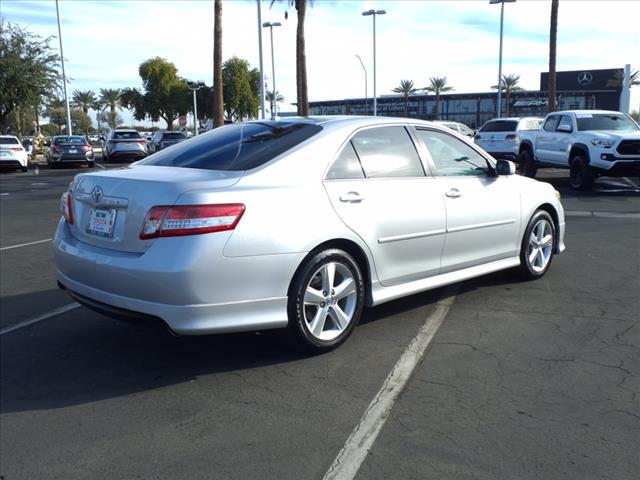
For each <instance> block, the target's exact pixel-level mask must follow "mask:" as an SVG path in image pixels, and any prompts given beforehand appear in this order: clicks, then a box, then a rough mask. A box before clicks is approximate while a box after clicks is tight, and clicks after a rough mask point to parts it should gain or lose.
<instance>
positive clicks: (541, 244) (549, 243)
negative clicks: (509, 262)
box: [519, 210, 557, 280]
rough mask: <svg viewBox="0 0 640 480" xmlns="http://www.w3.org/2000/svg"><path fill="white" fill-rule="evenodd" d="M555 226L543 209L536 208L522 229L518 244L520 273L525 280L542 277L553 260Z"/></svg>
mask: <svg viewBox="0 0 640 480" xmlns="http://www.w3.org/2000/svg"><path fill="white" fill-rule="evenodd" d="M556 235H557V233H556V226H555V223H554V222H553V218H551V215H549V213H548V212H546V211H544V210H537V211H536V212H535V213H534V214H533V216H532V217H531V220H529V223H528V224H527V228H526V229H525V231H524V236H523V237H522V245H521V246H520V267H519V268H520V274H521V276H522V277H523V278H524V279H525V280H535V279H536V278H540V277H542V276H543V275H544V274H545V273H546V272H547V270H549V267H550V266H551V261H552V260H553V254H554V249H555V245H556Z"/></svg>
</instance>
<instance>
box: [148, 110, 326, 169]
mask: <svg viewBox="0 0 640 480" xmlns="http://www.w3.org/2000/svg"><path fill="white" fill-rule="evenodd" d="M320 130H322V127H320V126H319V125H315V124H311V123H291V122H271V121H264V122H251V123H237V124H233V125H225V126H223V127H218V128H216V129H215V130H212V131H210V132H207V133H204V134H202V135H198V136H197V137H195V138H192V139H191V140H189V141H188V142H181V143H179V144H177V145H175V146H173V147H171V148H170V149H167V150H161V151H160V152H158V153H155V154H153V155H151V156H150V157H149V158H148V159H146V160H142V161H141V162H139V163H138V164H139V165H160V166H165V167H186V168H202V169H207V170H223V171H243V170H251V169H252V168H256V167H259V166H260V165H263V164H265V163H267V162H268V161H270V160H272V159H274V158H275V157H277V156H278V155H280V154H281V153H284V152H286V151H287V150H290V149H291V148H293V147H295V146H296V145H299V144H300V143H302V142H304V141H305V140H307V139H308V138H311V137H312V136H313V135H315V134H317V133H318V132H319V131H320Z"/></svg>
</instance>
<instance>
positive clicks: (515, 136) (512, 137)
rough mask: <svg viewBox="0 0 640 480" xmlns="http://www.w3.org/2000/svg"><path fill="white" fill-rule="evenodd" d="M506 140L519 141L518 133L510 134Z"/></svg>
mask: <svg viewBox="0 0 640 480" xmlns="http://www.w3.org/2000/svg"><path fill="white" fill-rule="evenodd" d="M505 139H506V140H513V141H514V142H517V141H518V140H519V138H518V135H515V134H513V133H510V134H508V135H507V136H506V137H505Z"/></svg>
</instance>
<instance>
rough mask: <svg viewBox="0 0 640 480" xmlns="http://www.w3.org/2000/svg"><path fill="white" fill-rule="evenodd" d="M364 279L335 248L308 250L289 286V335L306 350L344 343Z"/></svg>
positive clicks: (353, 321) (352, 262) (358, 310)
mask: <svg viewBox="0 0 640 480" xmlns="http://www.w3.org/2000/svg"><path fill="white" fill-rule="evenodd" d="M363 305H364V279H363V277H362V272H361V270H360V267H359V266H358V264H357V262H356V261H355V260H354V259H353V257H351V255H349V254H348V253H347V252H344V251H342V250H339V249H329V250H321V251H317V252H315V253H314V252H312V253H311V254H310V256H309V257H308V258H307V259H306V260H305V261H304V263H303V264H302V265H301V267H300V268H299V269H298V271H297V272H296V274H295V276H294V278H293V280H292V282H291V286H290V288H289V299H288V306H287V312H288V317H289V323H288V330H289V334H290V335H289V337H290V339H291V340H292V341H293V343H294V346H295V347H297V348H298V349H299V350H302V351H304V352H306V353H322V352H325V351H328V350H332V349H334V348H336V347H337V346H339V345H341V344H342V343H344V342H345V341H346V340H347V338H348V337H349V336H350V335H351V333H352V332H353V329H354V328H355V326H356V324H357V323H358V321H359V319H360V315H361V313H362V308H363Z"/></svg>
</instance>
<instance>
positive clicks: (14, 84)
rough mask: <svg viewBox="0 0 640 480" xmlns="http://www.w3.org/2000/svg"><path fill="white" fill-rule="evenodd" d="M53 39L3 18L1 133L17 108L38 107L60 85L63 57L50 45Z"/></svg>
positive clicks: (0, 29)
mask: <svg viewBox="0 0 640 480" xmlns="http://www.w3.org/2000/svg"><path fill="white" fill-rule="evenodd" d="M50 40H51V37H48V38H45V39H43V38H41V37H39V36H38V35H35V34H32V33H29V32H28V31H27V30H24V29H23V28H21V27H19V26H17V25H12V24H10V23H6V24H5V22H4V20H2V19H1V18H0V133H2V132H5V131H6V129H7V124H8V122H9V119H10V115H11V114H12V113H13V112H14V111H15V109H16V108H17V107H21V108H22V109H27V108H37V107H38V106H39V105H41V104H43V103H45V102H46V100H47V99H49V98H51V97H52V96H53V95H54V93H55V91H56V89H57V87H58V86H59V85H60V76H59V74H58V70H57V65H58V64H59V60H60V59H59V57H58V55H56V54H55V53H53V50H52V49H51V47H50V46H49V41H50ZM20 123H21V122H20V121H19V120H18V121H17V124H18V125H20ZM21 133H22V132H18V134H21Z"/></svg>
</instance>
